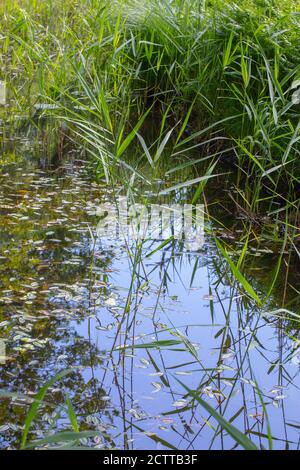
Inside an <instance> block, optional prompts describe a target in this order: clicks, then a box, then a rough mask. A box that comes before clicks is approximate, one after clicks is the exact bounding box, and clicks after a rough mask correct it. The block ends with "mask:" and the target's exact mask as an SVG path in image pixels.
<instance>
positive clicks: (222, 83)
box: [0, 0, 300, 212]
mask: <svg viewBox="0 0 300 470" xmlns="http://www.w3.org/2000/svg"><path fill="white" fill-rule="evenodd" d="M0 8H1V38H0V41H1V76H0V79H1V80H4V81H7V84H8V85H7V86H8V97H9V106H8V108H7V111H6V116H5V117H4V118H5V119H6V121H14V123H15V116H16V115H17V116H27V117H28V116H30V117H31V118H32V119H34V118H35V117H36V115H37V113H38V114H39V115H40V114H41V113H45V112H47V113H49V111H51V110H52V111H53V110H54V109H56V107H58V111H59V112H58V114H59V115H60V117H64V118H66V119H67V122H68V125H69V127H73V130H74V133H73V137H75V136H77V137H78V138H79V139H81V140H84V142H85V144H86V146H87V147H89V150H90V151H91V152H92V153H93V154H94V156H95V157H96V158H100V161H101V165H100V166H102V169H103V170H104V171H105V173H106V174H108V173H109V171H110V163H111V162H109V161H108V162H107V161H106V155H105V152H104V149H103V147H105V150H106V153H108V154H109V155H110V156H111V157H112V160H114V159H115V158H117V159H119V160H123V159H124V160H126V158H125V156H124V153H125V150H127V148H128V147H129V144H133V143H139V145H140V149H141V151H142V152H143V154H144V155H143V158H144V159H148V160H149V162H150V164H151V165H152V166H154V164H156V163H157V161H158V160H159V159H160V158H161V157H165V158H168V157H170V156H172V159H173V160H172V161H178V160H179V161H180V162H182V161H186V159H190V160H191V159H192V158H193V157H192V152H191V151H190V148H194V147H195V146H198V150H200V156H206V157H209V156H210V157H211V160H212V161H216V160H219V159H222V158H223V160H225V161H227V162H229V163H230V165H233V166H235V168H236V170H237V171H236V175H237V180H236V181H237V183H236V187H237V199H238V203H239V204H242V205H243V206H244V207H246V208H250V209H251V211H253V212H256V211H257V210H258V209H259V206H260V205H261V203H262V202H265V201H270V200H271V201H273V200H274V199H275V200H276V201H277V202H278V201H279V202H280V203H282V204H283V205H285V204H286V202H287V201H288V203H289V204H292V205H295V204H296V203H297V200H298V197H299V194H297V192H298V191H297V188H298V186H299V176H300V174H299V168H300V165H299V102H300V82H299V80H300V60H299V59H300V41H299V37H300V21H299V19H300V8H299V2H296V1H291V0H284V1H277V0H257V1H255V0H253V1H251V2H249V1H242V2H234V1H231V0H228V1H226V2H223V1H222V2H220V1H215V0H213V1H208V2H207V1H204V0H173V1H172V0H169V1H168V0H153V1H151V2H150V1H145V2H140V1H139V2H137V1H135V0H131V1H127V0H126V1H121V0H118V1H113V2H107V1H105V0H85V1H75V0H73V1H70V2H63V1H60V0H53V1H51V2H41V1H32V0H31V1H22V2H20V1H8V2H4V3H3V4H2V5H1V7H0ZM51 108H52V109H51ZM2 114H3V112H2ZM153 121H154V126H153ZM35 122H36V121H35ZM143 123H144V126H143V133H142V132H140V134H143V135H141V138H139V141H138V140H137V136H136V134H137V133H138V132H139V130H140V129H141V126H142V124H143ZM135 126H136V127H135ZM150 126H151V127H152V128H153V127H154V129H155V131H156V132H155V133H154V134H155V135H154V136H153V133H152V135H151V139H152V140H149V139H148V140H147V136H146V135H145V134H146V133H147V129H148V128H149V127H150ZM132 129H133V130H134V133H133V134H130V133H131V131H132ZM128 136H130V138H129V139H128ZM166 141H169V142H168V144H169V145H168V147H170V143H171V142H172V145H171V147H172V148H171V150H170V149H169V152H167V151H165V152H164V151H163V150H165V147H166V143H167V142H166ZM162 142H164V144H165V145H164V146H163V147H160V146H159V145H157V143H158V144H161V143H162ZM149 148H150V149H151V150H149ZM153 148H155V150H154V155H153ZM158 150H159V151H158ZM165 154H167V155H165ZM198 158H199V152H198ZM195 165H196V164H195ZM266 189H267V192H266Z"/></svg>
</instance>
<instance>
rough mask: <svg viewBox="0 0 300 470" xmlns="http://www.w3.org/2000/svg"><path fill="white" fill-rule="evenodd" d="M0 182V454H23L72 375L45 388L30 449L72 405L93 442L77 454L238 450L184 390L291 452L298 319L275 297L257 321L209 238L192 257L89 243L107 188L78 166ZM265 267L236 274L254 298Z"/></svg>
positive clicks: (27, 171) (60, 425)
mask: <svg viewBox="0 0 300 470" xmlns="http://www.w3.org/2000/svg"><path fill="white" fill-rule="evenodd" d="M0 178H1V189H0V224H1V237H0V260H1V266H0V327H1V336H2V337H4V338H5V340H6V353H7V356H8V358H7V361H6V364H5V365H1V366H0V380H1V388H2V389H5V390H6V391H7V390H8V391H10V392H12V393H16V394H17V395H16V396H15V397H14V398H13V399H12V398H3V399H1V401H0V406H1V408H0V426H1V427H0V430H1V441H0V442H1V446H2V448H7V447H12V448H13V447H18V446H19V443H20V436H21V432H22V426H23V424H24V418H25V414H26V411H27V410H28V401H30V400H31V399H32V397H33V396H34V393H35V392H36V391H37V390H38V389H40V387H41V386H42V385H43V384H44V383H45V382H46V381H47V380H49V378H50V377H52V376H54V375H55V373H56V372H58V371H60V370H63V369H68V368H70V367H71V368H72V367H74V366H80V367H79V368H75V369H74V371H73V372H72V373H71V374H70V375H68V376H67V377H65V378H64V379H63V380H62V381H60V382H58V383H56V384H54V385H53V386H52V387H51V388H50V393H48V394H47V395H46V402H45V404H44V405H43V406H41V410H40V413H39V417H38V419H37V420H35V422H34V425H33V427H32V432H31V435H30V438H35V439H36V438H38V437H44V436H45V435H46V434H47V433H49V432H53V431H57V429H69V428H70V424H69V421H68V418H67V411H66V406H65V403H66V398H67V397H69V398H70V399H71V401H72V403H73V406H74V409H75V411H76V415H77V419H78V423H79V426H80V430H87V429H93V430H99V431H100V432H101V436H100V437H97V438H93V439H87V440H85V441H83V442H81V444H82V445H85V446H92V447H97V448H103V447H105V448H115V447H118V448H125V449H128V448H133V449H141V448H146V449H154V448H161V449H163V448H168V447H174V448H178V449H207V448H227V449H228V448H232V447H234V446H235V443H234V441H233V440H232V439H231V438H230V437H228V435H227V434H226V433H225V431H224V430H221V429H219V428H218V426H217V424H216V422H215V421H213V420H212V418H209V417H208V415H207V413H206V412H205V410H204V409H203V408H201V407H200V405H199V404H198V403H197V402H195V400H193V399H191V397H190V396H189V395H188V394H187V393H186V391H185V390H184V388H183V386H182V385H181V384H180V383H179V382H178V380H180V381H181V382H183V383H184V384H185V385H187V386H188V387H190V388H191V389H193V390H195V391H197V392H199V393H200V394H201V396H202V398H204V399H205V400H207V401H208V403H210V404H211V406H214V407H215V409H216V410H217V411H218V412H219V413H221V414H224V415H225V416H226V418H227V419H228V420H231V422H232V423H233V424H234V425H235V426H236V427H238V428H239V429H240V430H242V431H244V432H245V433H247V435H248V436H251V438H252V439H253V440H254V441H255V442H256V443H257V445H260V446H261V447H268V437H267V421H268V420H269V421H270V425H271V430H272V436H273V438H274V439H273V446H274V448H285V447H289V448H297V447H298V441H299V435H298V430H299V415H298V414H297V409H298V407H297V398H298V387H299V363H300V359H299V357H298V350H297V347H298V346H297V345H298V339H297V338H298V325H299V318H298V317H294V318H290V319H288V318H287V315H286V314H283V313H282V311H280V310H279V311H277V312H275V313H272V314H267V311H269V312H274V310H276V309H277V306H279V307H281V303H280V301H279V302H278V299H279V298H280V296H281V287H280V286H279V289H278V290H277V291H276V292H275V295H274V299H273V302H272V303H271V302H270V305H268V307H267V309H266V311H263V312H262V311H260V310H258V309H257V308H256V307H255V306H254V305H253V303H252V302H251V301H250V300H249V299H248V298H247V297H246V296H245V295H244V294H243V293H242V292H241V291H240V290H239V288H238V286H237V285H236V283H235V282H233V279H232V277H231V275H230V272H229V271H228V266H227V264H226V261H225V260H223V259H222V258H220V256H219V255H217V254H216V250H215V247H214V244H213V243H212V241H211V240H210V239H209V238H207V241H206V245H205V248H204V249H203V250H202V251H200V252H198V253H192V254H191V253H189V252H187V251H186V250H184V247H182V246H181V245H180V243H178V242H174V243H170V244H169V245H167V246H165V247H164V248H163V249H161V250H158V251H155V248H157V244H155V243H154V244H153V243H150V242H149V243H148V244H144V245H142V246H137V244H136V243H132V244H129V245H128V244H126V243H124V242H122V241H119V242H116V241H115V240H109V239H95V240H93V238H92V236H91V231H92V232H93V230H94V229H95V227H96V224H97V218H96V217H95V215H94V214H95V208H96V207H97V206H98V205H99V203H102V202H105V201H107V200H109V197H110V196H109V192H110V190H109V188H106V187H104V186H103V185H102V187H101V185H99V184H94V183H93V182H92V181H91V180H90V179H89V177H88V175H87V174H86V172H85V171H84V169H83V166H81V165H80V164H74V163H69V164H67V165H65V166H64V169H63V170H62V171H58V172H46V171H42V170H39V169H37V168H35V167H34V166H32V167H29V168H28V167H26V166H25V167H20V168H18V167H17V165H15V166H13V167H12V168H11V169H10V170H9V171H6V170H5V171H3V172H2V175H1V177H0ZM177 197H178V195H177ZM181 197H182V195H181ZM150 252H154V253H153V255H152V256H148V255H149V253H150ZM273 257H274V254H272V253H266V252H262V253H261V256H253V262H252V263H251V264H250V263H249V266H248V269H247V270H246V272H247V277H248V278H249V279H250V280H251V282H253V286H254V287H255V289H257V290H258V291H259V292H267V290H268V288H269V285H270V282H271V279H270V275H269V273H270V270H269V266H270V264H272V263H273ZM294 293H295V292H294ZM291 295H292V298H294V295H293V294H291ZM295 305H297V304H296V303H295V302H294V307H295ZM295 311H296V310H295ZM257 385H258V387H259V389H260V392H258V391H257V388H256V387H257Z"/></svg>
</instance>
